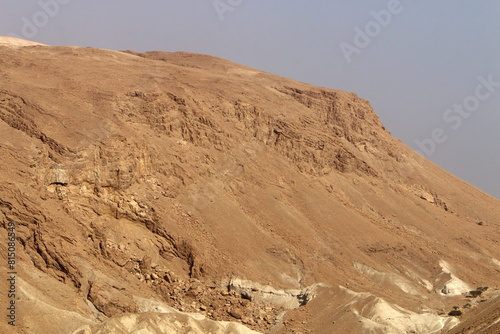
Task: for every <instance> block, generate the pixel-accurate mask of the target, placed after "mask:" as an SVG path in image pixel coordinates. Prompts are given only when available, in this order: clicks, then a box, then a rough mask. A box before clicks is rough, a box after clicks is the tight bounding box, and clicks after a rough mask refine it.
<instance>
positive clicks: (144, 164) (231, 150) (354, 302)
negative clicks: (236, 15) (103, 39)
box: [0, 41, 500, 334]
mask: <svg viewBox="0 0 500 334" xmlns="http://www.w3.org/2000/svg"><path fill="white" fill-rule="evenodd" d="M22 45H24V44H22V43H21V44H20V43H17V44H16V43H10V44H9V41H4V42H3V43H0V77H1V81H0V224H1V225H0V226H1V228H0V239H1V240H4V241H2V242H1V243H0V254H1V256H2V259H3V260H2V264H1V266H2V267H1V268H0V269H1V274H0V275H7V271H8V270H7V268H5V266H6V264H7V260H8V259H7V258H8V255H7V254H8V250H7V242H5V241H6V240H8V233H9V226H10V225H9V222H14V223H15V225H16V226H15V232H16V242H17V251H16V256H17V262H16V271H17V276H16V298H17V319H16V321H17V323H16V327H15V329H16V330H17V331H18V332H19V333H73V334H89V333H142V332H141V330H142V331H144V330H147V331H148V332H151V333H165V332H176V333H188V332H189V333H193V332H196V333H207V332H211V333H253V332H268V333H294V332H297V333H298V332H300V333H349V332H352V333H354V332H356V333H363V332H366V333H408V332H413V333H440V332H441V333H445V332H447V331H448V330H451V328H452V327H455V329H454V331H453V333H467V331H465V329H466V328H482V329H484V332H485V333H487V331H488V330H490V332H491V333H494V334H497V332H498V325H499V322H498V319H499V317H500V315H499V314H498V312H497V311H496V310H498V307H497V308H495V307H492V306H491V305H497V304H498V303H497V301H498V294H499V291H498V288H499V287H500V275H499V273H500V243H499V240H500V218H499V217H500V205H499V204H500V201H499V200H498V199H495V198H493V197H491V196H488V195H487V194H485V193H483V192H481V191H480V190H478V189H477V188H474V187H473V186H471V185H469V184H467V183H465V182H463V181H461V180H459V179H458V178H456V177H455V176H453V175H450V174H449V173H447V172H446V171H444V170H442V169H440V168H439V167H437V166H436V165H434V164H432V163H431V162H429V161H427V160H425V159H424V158H422V157H421V156H419V155H417V154H416V153H414V152H413V151H411V150H410V149H409V148H407V147H406V146H405V145H403V144H402V143H401V142H400V141H399V140H397V139H394V138H393V137H392V136H391V134H390V133H389V132H388V131H387V130H386V129H385V128H384V127H383V125H382V124H381V122H380V120H379V119H378V117H377V115H376V114H375V113H374V111H373V110H372V108H371V106H370V104H369V102H368V101H366V100H363V99H362V98H360V97H358V96H357V95H355V94H353V93H348V92H343V91H337V90H332V89H327V88H321V87H315V86H311V85H307V84H304V83H300V82H296V81H293V80H290V79H286V78H282V77H278V76H275V75H272V74H269V73H265V72H261V71H258V70H255V69H251V68H248V67H245V66H241V65H238V64H234V63H231V62H229V61H226V60H223V59H219V58H215V57H211V56H205V55H199V54H192V53H184V52H176V53H166V52H148V53H136V52H132V51H126V52H117V51H109V50H98V49H92V48H77V47H50V46H43V45H31V46H22ZM11 225H12V224H11ZM2 277H3V276H2ZM2 282H3V283H2V284H3V285H0V300H1V301H2V303H3V301H6V300H8V298H7V293H8V290H9V288H8V286H7V283H8V282H7V281H6V279H2ZM4 285H5V286H4ZM477 288H481V289H479V290H478V289H477ZM470 291H476V292H473V293H472V294H471V292H470ZM495 303H496V304H495ZM5 305H7V304H5ZM454 306H457V307H458V308H457V311H460V313H461V315H459V316H449V315H448V313H449V312H450V311H452V310H454ZM2 308H4V306H3V305H2ZM494 312H497V313H494ZM54 319H58V321H54ZM59 319H60V321H59ZM481 319H484V320H481ZM495 321H496V325H495V324H494V322H495ZM460 322H462V324H460ZM467 324H470V325H469V326H466V325H467ZM460 326H462V327H460ZM471 326H472V327H471ZM474 326H476V327H474ZM478 326H483V327H478ZM495 326H497V327H495ZM460 328H463V330H462V329H460ZM487 328H489V329H487ZM495 328H496V329H495ZM0 330H1V331H4V330H12V326H9V325H8V324H7V323H6V322H5V321H3V322H2V323H0ZM461 330H462V331H461Z"/></svg>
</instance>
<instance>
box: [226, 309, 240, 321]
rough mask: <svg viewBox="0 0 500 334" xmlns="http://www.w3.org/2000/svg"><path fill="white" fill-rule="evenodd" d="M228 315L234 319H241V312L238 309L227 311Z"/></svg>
mask: <svg viewBox="0 0 500 334" xmlns="http://www.w3.org/2000/svg"><path fill="white" fill-rule="evenodd" d="M229 315H230V316H232V317H233V318H236V319H241V318H242V317H243V312H241V310H240V309H239V308H233V309H231V310H230V311H229Z"/></svg>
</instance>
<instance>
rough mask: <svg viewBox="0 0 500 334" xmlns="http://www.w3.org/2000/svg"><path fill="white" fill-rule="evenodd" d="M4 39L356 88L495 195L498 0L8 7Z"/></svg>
mask: <svg viewBox="0 0 500 334" xmlns="http://www.w3.org/2000/svg"><path fill="white" fill-rule="evenodd" d="M0 35H11V36H17V37H22V38H26V39H31V40H34V41H38V42H41V43H46V44H50V45H78V46H93V47H98V48H107V49H116V50H126V49H131V50H136V51H148V50H163V51H191V52H199V53H205V54H211V55H215V56H219V57H223V58H226V59H229V60H232V61H235V62H237V63H241V64H244V65H248V66H251V67H254V68H257V69H260V70H264V71H268V72H271V73H275V74H279V75H282V76H285V77H289V78H293V79H296V80H299V81H303V82H307V83H311V84H314V85H319V86H324V87H330V88H335V89H341V90H347V91H352V92H355V93H357V94H358V95H359V96H360V97H363V98H366V99H368V100H370V102H371V103H372V106H373V107H374V109H375V111H376V112H377V113H378V114H379V115H380V117H381V119H382V121H383V122H384V124H385V125H386V127H387V128H388V130H389V131H391V132H392V133H393V135H394V136H395V137H397V138H399V139H401V140H403V141H404V142H405V143H406V144H407V145H409V146H410V147H412V148H413V149H415V150H418V151H420V152H421V154H423V155H425V156H427V157H428V158H429V159H431V160H432V161H434V162H436V163H437V164H439V165H440V166H442V167H444V168H445V169H447V170H448V171H450V172H451V173H453V174H455V175H457V176H459V177H460V178H462V179H464V180H466V181H468V182H470V183H472V184H474V185H476V186H478V187H479V188H482V189H483V190H485V191H487V192H489V193H490V194H492V195H494V196H496V197H497V198H500V175H499V174H500V172H499V171H500V154H499V153H500V150H499V144H500V131H499V125H500V110H499V109H500V1H497V0H491V1H486V0H469V1H465V0H442V1H436V0H427V1H425V0H420V1H417V0H413V1H412V0H400V1H398V0H384V1H378V0H369V1H367V0H358V1H347V0H342V1H341V0H331V1H326V0H324V1H304V0H288V1H284V0H275V1H273V0H216V1H214V0H197V1H186V0H177V1H171V0H148V1H137V0H135V1H132V0H39V1H38V0H33V1H28V0H24V1H18V0H4V1H2V2H1V3H0Z"/></svg>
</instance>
